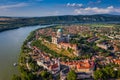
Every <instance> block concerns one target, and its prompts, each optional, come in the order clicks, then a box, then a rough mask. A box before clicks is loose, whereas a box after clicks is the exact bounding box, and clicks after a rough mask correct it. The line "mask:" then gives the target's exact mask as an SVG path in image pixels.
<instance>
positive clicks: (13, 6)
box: [0, 3, 28, 10]
mask: <svg viewBox="0 0 120 80" xmlns="http://www.w3.org/2000/svg"><path fill="white" fill-rule="evenodd" d="M27 5H28V4H27V3H18V4H12V5H2V6H0V9H2V10H4V9H10V8H19V7H25V6H27Z"/></svg>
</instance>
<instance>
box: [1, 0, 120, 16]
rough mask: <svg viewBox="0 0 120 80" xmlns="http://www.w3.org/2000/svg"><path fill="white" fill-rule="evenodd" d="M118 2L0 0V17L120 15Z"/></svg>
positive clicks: (119, 0)
mask: <svg viewBox="0 0 120 80" xmlns="http://www.w3.org/2000/svg"><path fill="white" fill-rule="evenodd" d="M119 4H120V0H0V16H20V17H21V16H28V17H33V16H34V17H37V16H56V15H91V14H117V15H120V5H119Z"/></svg>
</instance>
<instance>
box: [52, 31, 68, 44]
mask: <svg viewBox="0 0 120 80" xmlns="http://www.w3.org/2000/svg"><path fill="white" fill-rule="evenodd" d="M69 40H70V35H63V30H62V29H58V30H57V34H56V36H52V43H54V44H59V43H60V42H66V43H68V42H69Z"/></svg>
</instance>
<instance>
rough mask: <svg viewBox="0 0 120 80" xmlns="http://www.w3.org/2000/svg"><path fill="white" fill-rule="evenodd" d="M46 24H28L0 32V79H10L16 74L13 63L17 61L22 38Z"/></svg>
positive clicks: (16, 70)
mask: <svg viewBox="0 0 120 80" xmlns="http://www.w3.org/2000/svg"><path fill="white" fill-rule="evenodd" d="M46 26H47V25H46ZM46 26H31V27H30V26H28V27H23V28H18V29H13V30H7V31H4V32H1V33H0V59H1V60H0V65H1V67H0V80H10V79H11V76H12V75H13V74H18V68H17V67H14V66H13V63H17V62H18V58H19V53H20V48H21V46H22V44H23V42H24V40H25V39H26V37H27V36H28V35H29V33H30V32H31V31H33V30H35V29H38V28H42V27H46ZM6 76H7V77H6Z"/></svg>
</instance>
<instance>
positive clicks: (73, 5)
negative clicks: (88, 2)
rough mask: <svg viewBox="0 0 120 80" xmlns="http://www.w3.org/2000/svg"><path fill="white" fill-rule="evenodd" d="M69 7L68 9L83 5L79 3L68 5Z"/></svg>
mask: <svg viewBox="0 0 120 80" xmlns="http://www.w3.org/2000/svg"><path fill="white" fill-rule="evenodd" d="M67 6H68V7H82V6H83V4H81V3H80V4H78V3H67Z"/></svg>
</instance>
